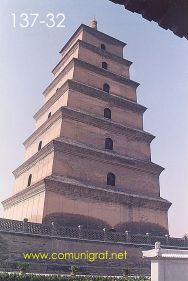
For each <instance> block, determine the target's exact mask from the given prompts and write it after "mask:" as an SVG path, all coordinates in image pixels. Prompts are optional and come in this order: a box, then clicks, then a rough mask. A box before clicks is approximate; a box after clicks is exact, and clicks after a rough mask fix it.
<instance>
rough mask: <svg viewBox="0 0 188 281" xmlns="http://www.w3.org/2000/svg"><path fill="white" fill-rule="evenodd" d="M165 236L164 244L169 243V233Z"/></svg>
mask: <svg viewBox="0 0 188 281" xmlns="http://www.w3.org/2000/svg"><path fill="white" fill-rule="evenodd" d="M165 238H166V245H169V244H170V243H169V238H170V235H169V234H165Z"/></svg>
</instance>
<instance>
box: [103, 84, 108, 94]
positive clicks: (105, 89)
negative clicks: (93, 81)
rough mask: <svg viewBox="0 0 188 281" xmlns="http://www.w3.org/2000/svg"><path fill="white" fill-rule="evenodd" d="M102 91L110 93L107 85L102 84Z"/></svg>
mask: <svg viewBox="0 0 188 281" xmlns="http://www.w3.org/2000/svg"><path fill="white" fill-rule="evenodd" d="M103 91H105V92H107V93H109V92H110V86H109V85H108V84H107V83H104V85H103Z"/></svg>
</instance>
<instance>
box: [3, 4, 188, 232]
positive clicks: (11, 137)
mask: <svg viewBox="0 0 188 281" xmlns="http://www.w3.org/2000/svg"><path fill="white" fill-rule="evenodd" d="M23 12H27V13H40V15H41V17H43V16H44V15H46V14H47V13H49V12H53V13H55V14H56V13H59V12H63V13H64V14H65V16H66V21H65V25H66V27H65V28H64V29H63V28H59V29H58V28H52V29H49V28H47V27H45V26H44V25H41V26H40V25H39V24H38V25H37V24H36V25H35V26H34V27H33V28H30V29H21V28H16V29H14V28H13V27H12V16H11V13H23ZM93 16H95V17H96V18H97V20H98V28H99V30H100V31H102V32H105V33H107V34H109V35H111V36H113V37H116V38H118V39H120V40H122V41H125V42H126V43H127V47H126V48H125V51H124V56H125V57H126V58H127V59H129V60H131V61H133V65H132V67H131V78H132V79H134V80H136V81H137V82H139V83H140V84H141V85H140V87H139V88H138V92H137V93H138V101H139V103H141V104H143V105H145V106H146V107H148V110H147V112H146V113H145V115H144V128H145V130H146V131H149V132H151V133H152V134H154V135H155V136H156V139H155V140H154V141H153V143H152V146H151V147H152V160H153V161H154V162H156V163H158V164H160V165H162V166H163V167H165V168H166V169H165V171H164V172H163V173H162V175H161V178H160V182H161V194H162V196H163V197H165V198H167V199H168V200H170V201H171V202H172V203H173V205H172V207H171V209H170V212H169V226H170V234H171V235H175V236H182V235H183V234H184V233H188V220H187V219H186V217H187V213H188V204H187V202H188V172H187V162H188V153H187V147H186V144H187V143H188V122H187V120H188V111H187V103H188V95H187V91H188V79H187V78H188V56H187V54H188V41H187V40H186V39H180V38H179V37H176V36H175V35H174V34H173V33H172V32H170V31H165V30H163V29H161V28H160V27H158V26H157V24H155V23H150V22H147V21H146V20H144V19H142V17H141V16H140V15H137V14H132V13H131V12H128V11H126V10H125V9H124V8H123V7H122V6H119V5H115V4H113V3H111V2H110V1H108V0H95V1H88V0H72V1H71V0H30V1H28V0H14V1H13V0H1V1H0V39H1V44H0V102H1V103H0V104H1V110H0V120H1V121H0V130H1V139H0V155H1V157H0V169H1V174H0V199H1V200H2V199H5V198H7V197H8V196H10V194H11V191H12V185H13V176H12V171H13V170H14V169H15V168H16V167H17V166H18V165H20V164H21V162H22V160H23V145H22V143H23V141H24V140H25V139H26V138H27V137H28V136H29V135H30V134H31V133H32V132H33V130H34V120H33V119H32V116H33V115H34V113H35V112H36V111H37V110H38V109H39V107H40V106H41V105H42V102H43V99H42V91H43V90H44V88H45V87H46V86H47V85H48V84H49V82H51V80H52V74H51V70H52V69H53V67H54V66H55V65H56V63H57V62H58V61H59V59H60V55H59V51H60V49H61V47H62V46H63V45H64V44H65V43H66V41H67V40H68V38H69V37H70V36H71V35H72V33H73V32H74V31H75V30H76V29H77V27H78V26H79V25H80V24H81V23H85V24H87V23H88V22H89V20H90V19H91V18H92V17H93Z"/></svg>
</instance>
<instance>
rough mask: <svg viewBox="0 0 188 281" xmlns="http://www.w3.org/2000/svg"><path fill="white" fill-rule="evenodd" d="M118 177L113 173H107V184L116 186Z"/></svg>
mask: <svg viewBox="0 0 188 281" xmlns="http://www.w3.org/2000/svg"><path fill="white" fill-rule="evenodd" d="M115 181H116V177H115V175H114V174H113V173H108V175H107V185H111V186H115Z"/></svg>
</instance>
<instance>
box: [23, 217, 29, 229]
mask: <svg viewBox="0 0 188 281" xmlns="http://www.w3.org/2000/svg"><path fill="white" fill-rule="evenodd" d="M23 232H28V218H24V219H23Z"/></svg>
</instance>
